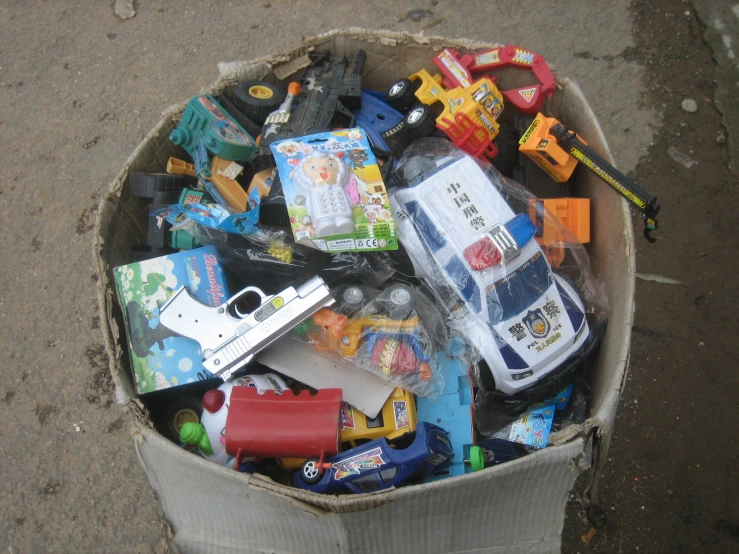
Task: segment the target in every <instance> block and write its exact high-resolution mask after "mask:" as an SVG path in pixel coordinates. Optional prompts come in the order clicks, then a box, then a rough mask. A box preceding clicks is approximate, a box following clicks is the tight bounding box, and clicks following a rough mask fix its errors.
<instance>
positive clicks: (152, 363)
mask: <svg viewBox="0 0 739 554" xmlns="http://www.w3.org/2000/svg"><path fill="white" fill-rule="evenodd" d="M113 274H114V276H115V282H116V287H117V291H118V299H119V301H120V304H121V307H122V309H123V314H124V316H125V323H126V332H127V335H128V346H129V351H130V354H131V369H132V370H133V373H134V375H133V378H134V383H135V385H136V391H137V392H138V394H139V395H141V394H145V393H148V392H152V391H157V390H162V389H165V388H169V387H175V386H181V385H185V384H188V383H194V382H196V381H202V380H205V379H211V378H213V375H212V374H211V373H210V372H209V371H207V370H206V369H205V368H204V367H203V366H202V363H201V360H202V358H203V355H202V352H201V351H200V345H199V344H198V343H197V342H196V341H194V340H191V339H188V338H185V337H181V336H178V335H175V334H174V333H172V332H171V331H169V330H168V329H167V328H165V327H164V326H163V325H160V324H159V307H160V306H162V305H163V304H164V303H165V302H166V301H167V300H168V299H169V297H170V296H171V295H172V294H173V293H174V292H175V291H177V290H178V289H179V288H180V287H182V286H186V287H187V288H188V289H189V291H190V292H191V293H192V295H193V296H194V297H195V298H196V299H198V300H199V301H200V302H202V303H203V304H206V305H208V306H219V305H220V304H222V303H224V302H225V301H226V300H228V298H229V293H228V287H227V285H226V281H225V278H224V274H223V269H222V268H221V264H220V262H219V260H218V255H217V251H216V249H215V247H213V246H206V247H203V248H197V249H195V250H190V251H186V252H178V253H175V254H170V255H169V256H162V257H160V258H154V259H151V260H145V261H143V262H138V263H131V264H127V265H122V266H119V267H116V268H115V269H114V270H113Z"/></svg>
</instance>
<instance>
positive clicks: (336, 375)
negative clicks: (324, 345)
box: [256, 337, 394, 418]
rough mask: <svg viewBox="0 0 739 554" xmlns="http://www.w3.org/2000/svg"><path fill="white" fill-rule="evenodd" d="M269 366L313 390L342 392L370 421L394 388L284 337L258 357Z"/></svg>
mask: <svg viewBox="0 0 739 554" xmlns="http://www.w3.org/2000/svg"><path fill="white" fill-rule="evenodd" d="M256 359H257V361H258V362H259V363H262V364H264V365H266V366H267V367H269V368H272V369H274V370H275V371H279V372H280V373H283V374H285V375H287V376H288V377H292V378H293V379H296V380H298V381H300V382H301V383H304V384H306V385H308V386H309V387H313V388H314V389H331V388H337V389H342V390H343V392H342V400H343V401H344V402H347V403H349V404H351V405H352V406H354V407H355V408H356V409H357V410H359V411H360V412H362V413H363V414H364V415H366V416H367V417H370V418H374V417H377V414H378V413H379V412H380V410H382V405H383V404H384V403H385V401H386V400H387V399H388V397H389V396H390V394H391V393H392V392H393V389H394V387H393V386H392V385H390V384H388V383H386V382H385V381H383V380H382V379H380V378H379V377H377V376H375V375H372V374H371V373H370V372H368V371H364V370H363V369H361V368H358V367H356V366H354V365H352V364H350V363H348V362H345V361H344V360H342V359H341V357H339V355H338V354H333V355H332V354H330V353H319V352H316V349H315V348H313V346H311V345H310V344H305V343H301V342H298V341H297V340H295V339H293V338H292V337H283V338H281V339H280V340H278V341H276V342H275V343H274V344H272V345H271V346H270V347H269V348H266V349H264V350H262V351H261V352H260V353H259V354H257V357H256Z"/></svg>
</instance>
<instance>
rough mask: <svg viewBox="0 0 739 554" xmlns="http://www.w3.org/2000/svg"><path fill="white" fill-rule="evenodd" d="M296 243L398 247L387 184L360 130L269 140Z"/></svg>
mask: <svg viewBox="0 0 739 554" xmlns="http://www.w3.org/2000/svg"><path fill="white" fill-rule="evenodd" d="M270 147H271V149H272V152H273V153H274V157H275V162H276V164H277V170H278V172H279V174H280V179H281V181H282V188H283V191H284V194H285V201H286V203H287V210H288V213H289V215H290V225H291V227H292V231H293V235H294V237H295V242H298V243H301V244H308V245H314V246H315V247H317V248H320V249H321V250H327V251H330V252H341V251H344V250H357V251H368V252H369V251H375V250H396V249H397V248H398V240H397V237H396V231H395V221H394V220H393V216H392V213H391V212H390V202H389V201H388V197H387V192H386V190H385V184H384V183H383V181H382V176H381V175H380V168H379V167H378V165H377V162H376V160H375V156H374V154H373V152H372V148H371V147H370V144H369V141H368V140H367V138H366V135H365V133H364V131H362V130H361V129H359V128H354V129H347V130H342V131H332V132H330V133H319V134H315V135H309V136H306V137H301V138H291V139H286V140H281V141H277V142H273V143H272V144H271V145H270Z"/></svg>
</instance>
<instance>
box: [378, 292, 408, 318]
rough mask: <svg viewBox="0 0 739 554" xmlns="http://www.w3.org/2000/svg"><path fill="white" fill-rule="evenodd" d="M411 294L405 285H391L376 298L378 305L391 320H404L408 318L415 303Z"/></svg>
mask: <svg viewBox="0 0 739 554" xmlns="http://www.w3.org/2000/svg"><path fill="white" fill-rule="evenodd" d="M414 300H415V299H414V298H413V292H412V291H411V289H410V287H407V286H405V285H393V286H391V287H388V288H386V289H385V290H384V291H383V292H382V294H381V295H380V296H378V297H377V301H378V303H379V304H380V305H381V306H382V308H383V310H384V311H385V312H386V313H387V315H388V316H390V317H392V318H393V319H405V318H407V317H409V316H410V313H411V310H412V309H413V307H414V305H415V302H414Z"/></svg>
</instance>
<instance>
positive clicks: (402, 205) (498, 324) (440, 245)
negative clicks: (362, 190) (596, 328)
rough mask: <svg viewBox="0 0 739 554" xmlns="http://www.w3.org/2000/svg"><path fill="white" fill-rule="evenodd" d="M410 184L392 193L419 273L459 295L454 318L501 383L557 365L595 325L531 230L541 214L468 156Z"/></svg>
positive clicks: (529, 378) (525, 381) (532, 379)
mask: <svg viewBox="0 0 739 554" xmlns="http://www.w3.org/2000/svg"><path fill="white" fill-rule="evenodd" d="M410 185H411V186H409V187H406V188H400V189H395V192H394V193H393V194H392V195H391V206H392V208H393V212H394V214H395V216H396V222H397V225H398V236H399V238H400V240H401V243H402V244H403V246H404V247H405V249H406V251H407V252H408V254H409V256H410V258H411V260H412V262H413V265H414V268H415V270H416V275H417V276H419V277H421V278H424V279H426V280H427V281H428V282H429V284H430V285H431V286H432V288H435V289H436V290H437V291H439V290H440V289H446V293H447V294H448V295H450V296H452V297H456V298H457V302H456V303H457V304H458V307H457V308H455V309H456V310H457V314H456V315H457V316H459V317H457V318H456V322H455V325H456V326H457V327H458V329H459V331H460V332H461V333H462V334H463V335H464V336H465V337H466V338H467V339H468V341H469V342H470V343H471V344H472V345H473V346H475V348H477V349H478V350H479V352H480V353H481V355H482V357H483V360H484V362H485V364H484V365H486V366H487V367H488V368H489V369H490V373H492V377H493V379H494V380H495V388H496V389H497V390H499V391H500V392H502V393H504V394H508V395H512V394H516V393H518V392H520V391H522V390H524V389H527V388H528V387H531V386H532V385H534V383H536V382H537V381H539V380H541V379H543V378H544V377H547V376H548V375H550V374H551V373H553V372H555V370H556V369H557V368H558V367H560V366H561V365H562V364H563V362H565V361H566V360H567V359H568V358H569V357H570V356H571V355H573V354H574V353H576V352H577V351H578V350H579V349H580V348H581V347H582V346H583V344H584V343H585V342H586V340H587V338H588V335H589V327H588V323H587V320H586V314H585V307H584V305H583V302H582V301H581V299H580V297H579V296H578V293H577V292H576V291H575V289H573V287H572V286H570V284H568V283H567V282H566V281H565V280H564V279H563V278H561V277H560V276H558V275H555V274H554V273H553V272H552V270H551V267H550V266H549V263H548V262H547V259H546V257H545V256H544V254H543V252H542V250H541V248H540V247H539V245H538V244H537V242H536V241H535V240H531V239H532V238H533V236H534V233H535V227H534V225H533V223H532V222H531V221H530V220H529V219H528V217H527V216H526V215H525V214H519V215H516V214H515V213H514V212H513V210H512V209H511V208H510V206H509V205H508V204H507V203H506V201H505V200H504V199H503V197H502V196H501V194H500V193H499V192H498V190H497V189H496V188H495V186H493V184H492V183H491V182H490V180H489V179H488V177H487V176H486V174H485V172H484V171H483V170H482V169H481V168H480V167H479V166H478V165H477V163H476V162H475V161H474V160H473V159H472V158H471V157H469V156H462V157H459V158H458V159H456V160H453V161H451V162H450V163H447V165H443V166H442V167H440V168H435V169H434V170H433V171H432V172H425V175H424V176H423V177H422V179H421V180H420V181H418V182H417V184H414V183H410ZM481 365H482V364H481ZM482 377H483V378H484V377H485V376H482Z"/></svg>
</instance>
